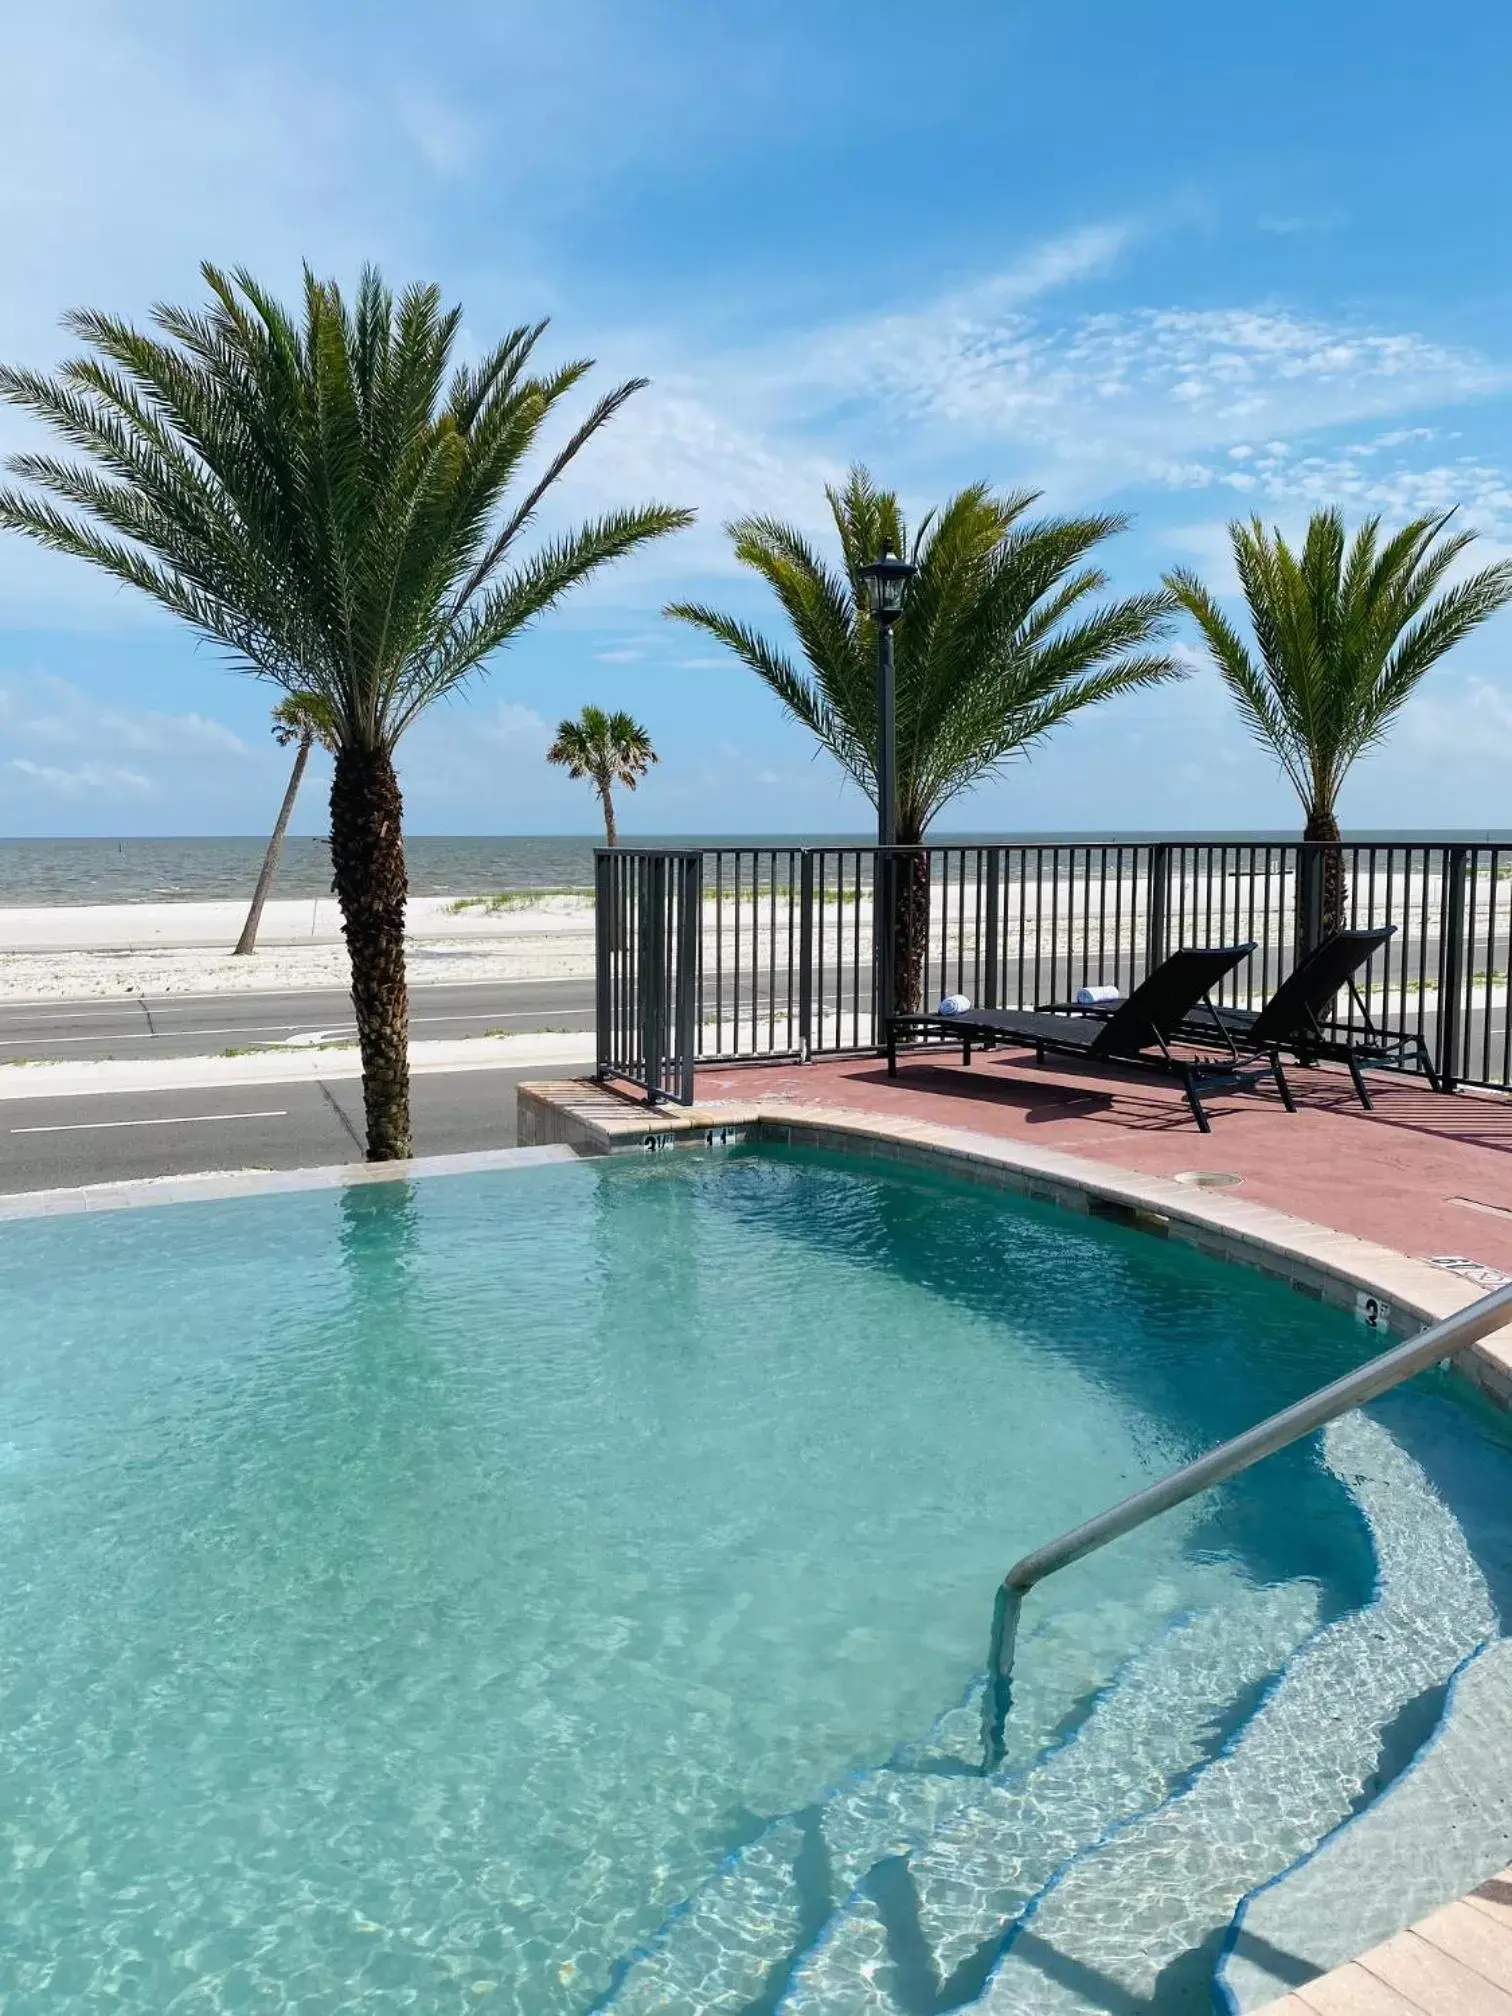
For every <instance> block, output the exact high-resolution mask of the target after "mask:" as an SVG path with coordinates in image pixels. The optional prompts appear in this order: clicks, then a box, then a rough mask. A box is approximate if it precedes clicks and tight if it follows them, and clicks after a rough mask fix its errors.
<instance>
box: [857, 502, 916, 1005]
mask: <svg viewBox="0 0 1512 2016" xmlns="http://www.w3.org/2000/svg"><path fill="white" fill-rule="evenodd" d="M914 572H915V569H914V568H912V567H911V566H910V565H909V564H908V562H907V561H906V560H900V559H899V558H898V556H897V554H896V553H894V552H893V550H892V547H891V546H890V545H888V544H887V543H886V542H885V541H884V543H883V547H882V551H881V553H880V554H879V555H878V557H877V558H876V559H875V560H873V561H872V562H871V563H870V564H869V565H868V566H866V567H863V568H862V569H861V578H862V579H863V580H864V581H865V583H866V599H867V606H868V608H869V609H870V610H871V616H872V621H873V622H874V623H875V624H876V626H877V846H878V848H879V849H881V850H883V851H881V852H879V854H878V855H877V870H878V872H877V874H876V875H875V876H874V877H873V888H872V916H873V937H874V939H875V942H876V951H877V1000H878V1004H879V1008H880V1018H879V1019H880V1021H881V1022H882V1024H883V1025H884V1026H883V1028H882V1029H878V1030H877V1031H876V1032H875V1033H876V1034H877V1035H878V1036H881V1035H882V1034H884V1033H885V1025H886V1022H887V1019H888V1017H889V1016H890V1015H891V1014H892V1012H893V1010H894V1008H895V1007H896V1005H897V991H896V988H895V985H894V970H895V954H896V947H895V946H894V944H893V934H894V931H895V930H896V928H897V909H898V906H897V903H896V901H895V900H894V895H893V891H894V888H895V880H896V877H895V865H896V864H895V863H894V860H893V856H892V854H891V853H890V852H889V851H887V850H889V849H891V848H893V847H896V846H897V844H898V707H897V690H896V681H895V678H894V674H893V625H894V623H896V622H897V620H898V618H899V617H900V616H901V615H902V613H903V591H904V590H905V589H906V588H907V586H908V584H909V582H910V581H911V580H912V579H913V576H914ZM879 913H880V915H879ZM879 926H880V928H878V927H879Z"/></svg>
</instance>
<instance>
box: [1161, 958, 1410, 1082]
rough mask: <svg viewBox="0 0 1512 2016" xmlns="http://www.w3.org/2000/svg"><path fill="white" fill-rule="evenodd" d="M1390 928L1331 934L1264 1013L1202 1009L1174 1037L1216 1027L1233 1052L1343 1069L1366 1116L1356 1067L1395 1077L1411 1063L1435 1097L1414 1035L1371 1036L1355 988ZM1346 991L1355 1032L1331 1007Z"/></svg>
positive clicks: (1387, 1032)
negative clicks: (1274, 1054)
mask: <svg viewBox="0 0 1512 2016" xmlns="http://www.w3.org/2000/svg"><path fill="white" fill-rule="evenodd" d="M1396 928H1397V927H1396V926H1395V924H1380V925H1377V926H1376V927H1375V928H1374V929H1372V930H1369V931H1335V932H1333V933H1331V934H1330V935H1329V936H1328V937H1327V938H1325V939H1324V940H1323V942H1322V943H1321V944H1320V945H1315V946H1314V947H1313V949H1312V951H1311V952H1306V953H1304V954H1303V955H1302V957H1301V958H1300V959H1299V960H1298V961H1297V963H1296V965H1295V966H1294V967H1293V968H1292V970H1291V972H1290V973H1289V974H1288V975H1287V977H1286V978H1285V979H1284V980H1283V981H1282V982H1281V985H1280V986H1279V987H1278V988H1277V989H1276V991H1275V993H1274V994H1272V996H1271V997H1270V999H1269V1000H1268V1001H1267V1002H1266V1003H1265V1005H1264V1007H1262V1008H1258V1009H1253V1008H1215V1007H1213V1006H1212V1005H1211V1004H1208V1006H1207V1007H1206V1009H1205V1010H1204V1013H1205V1015H1206V1016H1207V1017H1208V1018H1209V1019H1208V1022H1207V1024H1206V1025H1205V1024H1204V1021H1203V1018H1202V1016H1201V1015H1194V1016H1189V1017H1188V1018H1187V1020H1186V1022H1185V1023H1184V1024H1183V1025H1182V1029H1181V1032H1180V1033H1181V1035H1182V1036H1183V1038H1184V1039H1185V1040H1187V1041H1200V1040H1202V1038H1203V1035H1204V1034H1205V1033H1210V1031H1211V1027H1212V1025H1214V1024H1216V1025H1217V1026H1218V1027H1219V1028H1220V1029H1222V1030H1223V1032H1224V1034H1225V1035H1226V1036H1227V1037H1228V1038H1229V1041H1230V1042H1231V1043H1233V1044H1234V1046H1235V1047H1236V1048H1237V1049H1238V1050H1240V1051H1245V1052H1249V1053H1252V1054H1254V1053H1264V1054H1269V1052H1270V1051H1271V1050H1272V1049H1280V1050H1284V1051H1285V1052H1286V1054H1287V1055H1288V1056H1289V1057H1295V1058H1296V1060H1297V1062H1298V1063H1299V1064H1316V1063H1319V1062H1326V1063H1331V1064H1345V1065H1347V1066H1348V1067H1349V1075H1350V1078H1351V1079H1352V1080H1353V1082H1354V1089H1355V1091H1356V1093H1357V1094H1358V1095H1359V1100H1360V1104H1361V1105H1362V1106H1363V1107H1364V1108H1365V1110H1366V1111H1367V1112H1369V1111H1370V1094H1369V1092H1368V1091H1367V1090H1366V1089H1365V1076H1364V1072H1363V1070H1362V1068H1361V1067H1362V1066H1363V1065H1366V1064H1382V1065H1387V1066H1389V1067H1391V1068H1393V1069H1395V1070H1398V1071H1401V1070H1405V1069H1406V1068H1407V1065H1408V1064H1409V1062H1411V1063H1413V1064H1416V1065H1417V1067H1418V1068H1419V1070H1421V1071H1422V1073H1423V1075H1424V1076H1425V1077H1426V1078H1427V1080H1428V1083H1429V1084H1430V1085H1431V1086H1432V1087H1433V1089H1434V1091H1435V1092H1437V1091H1438V1089H1439V1081H1438V1076H1437V1074H1436V1072H1435V1071H1434V1068H1433V1060H1432V1059H1431V1057H1430V1056H1429V1054H1428V1045H1427V1044H1426V1043H1425V1042H1424V1040H1423V1037H1422V1035H1421V1033H1420V1032H1419V1031H1417V1030H1412V1031H1408V1032H1398V1031H1396V1030H1391V1029H1378V1028H1377V1027H1376V1025H1375V1023H1374V1022H1373V1021H1372V1020H1371V1016H1370V1010H1369V1009H1368V1008H1367V1007H1366V1005H1365V1002H1364V1000H1363V998H1362V996H1361V994H1360V990H1359V988H1358V987H1357V986H1356V984H1355V976H1356V974H1357V973H1358V972H1359V971H1360V968H1361V967H1362V966H1364V965H1365V964H1366V963H1367V962H1368V961H1369V960H1370V959H1372V958H1374V956H1375V954H1376V953H1377V952H1379V951H1380V949H1381V947H1382V946H1383V945H1384V944H1385V943H1386V941H1387V939H1388V938H1390V937H1392V936H1393V935H1394V933H1395V931H1396ZM1346 988H1347V989H1348V991H1349V996H1350V999H1351V1001H1352V1002H1353V1003H1354V1009H1355V1013H1356V1015H1357V1016H1358V1017H1359V1021H1360V1027H1359V1028H1358V1029H1351V1028H1350V1027H1349V1026H1348V1024H1347V1023H1341V1022H1339V1021H1338V1020H1337V1018H1336V1016H1335V1015H1334V1012H1333V1011H1334V1002H1335V1000H1336V999H1337V997H1338V995H1339V994H1340V993H1342V992H1343V991H1344V990H1345V989H1346Z"/></svg>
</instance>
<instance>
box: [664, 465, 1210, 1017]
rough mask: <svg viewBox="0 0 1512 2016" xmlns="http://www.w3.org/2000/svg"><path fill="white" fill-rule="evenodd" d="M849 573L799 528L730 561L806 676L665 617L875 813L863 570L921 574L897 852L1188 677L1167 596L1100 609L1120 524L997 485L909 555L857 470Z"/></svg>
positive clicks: (911, 598) (844, 523)
mask: <svg viewBox="0 0 1512 2016" xmlns="http://www.w3.org/2000/svg"><path fill="white" fill-rule="evenodd" d="M825 494H826V496H827V498H828V500H829V508H830V513H831V515H832V517H833V519H834V523H835V530H836V532H837V534H838V535H839V541H840V551H841V564H840V567H839V569H838V570H837V569H836V568H834V567H832V566H830V565H829V564H827V562H826V561H825V560H824V559H823V558H821V556H820V555H819V554H818V553H817V552H816V551H815V550H814V548H813V547H812V546H811V545H810V544H809V542H808V541H807V540H806V539H805V538H804V537H803V535H802V533H801V532H799V531H797V530H796V529H795V528H794V527H793V526H791V525H785V524H782V523H780V522H779V521H778V520H777V519H774V518H743V519H740V520H739V521H738V522H737V523H735V524H733V525H731V526H730V527H729V532H730V537H731V538H732V540H733V541H734V545H735V556H736V558H737V559H738V560H740V561H741V562H742V563H743V564H744V565H745V566H747V567H750V568H751V569H753V570H754V571H755V572H756V573H757V574H759V575H761V576H762V578H763V579H764V580H765V581H766V582H767V583H768V584H769V585H770V587H771V588H772V591H773V593H774V594H775V595H776V597H777V600H778V602H779V603H780V604H781V607H782V611H783V614H784V615H785V616H786V617H787V619H788V622H789V623H790V624H791V626H792V629H793V631H794V633H795V635H796V637H797V641H798V647H799V649H800V651H801V652H802V654H803V657H804V659H805V661H806V664H805V667H804V669H803V670H800V669H799V668H798V667H797V666H796V665H795V664H794V662H793V661H792V659H791V658H789V657H788V656H787V654H786V653H785V652H784V651H783V650H781V649H780V648H779V647H778V646H777V645H776V644H772V643H769V642H768V641H767V639H766V638H765V637H763V636H762V635H761V634H760V633H759V632H758V631H756V630H753V629H752V628H751V627H750V626H749V625H747V624H745V623H742V622H739V621H738V620H737V619H736V618H735V617H733V616H724V615H721V614H719V613H718V612H717V611H716V610H713V609H709V608H706V607H704V606H703V605H702V604H700V603H692V602H679V603H674V604H673V605H672V607H671V608H670V609H669V610H668V611H667V614H668V615H670V616H675V617H678V618H680V619H681V620H682V621H683V622H685V623H693V624H696V625H697V626H698V627H699V628H700V629H702V630H704V631H707V632H708V633H709V634H710V635H711V636H713V637H715V638H717V639H718V640H719V642H720V643H722V644H725V645H727V646H728V647H729V649H730V650H731V651H733V652H734V653H735V655H736V656H737V657H738V658H740V659H741V660H742V661H743V662H744V663H745V664H746V665H748V666H749V667H750V668H751V670H752V671H753V672H754V673H756V675H757V677H758V678H760V679H762V680H763V681H764V682H765V683H766V685H768V686H769V687H770V688H771V690H772V691H773V692H774V693H775V694H776V695H777V698H778V699H779V700H780V701H781V702H782V704H783V706H784V707H785V708H786V709H787V710H788V712H789V713H790V714H791V715H793V716H794V718H795V719H797V720H798V721H801V722H802V723H803V725H804V727H806V728H807V729H809V730H810V731H811V733H812V734H814V735H815V736H816V737H817V738H818V740H819V741H820V742H821V743H822V744H823V746H824V747H825V748H826V749H828V750H829V752H830V754H831V755H832V756H833V757H834V758H835V760H836V761H837V762H838V763H839V764H840V765H841V767H842V768H843V769H844V770H845V771H846V772H847V773H848V775H849V776H851V777H852V778H854V780H855V781H856V783H857V784H859V785H860V787H861V789H862V790H863V791H864V792H865V793H866V795H867V796H868V797H869V798H870V799H871V800H872V802H873V803H874V804H875V802H876V790H877V786H876V761H877V734H878V726H877V672H876V630H875V626H874V624H873V621H872V618H871V616H870V614H869V612H868V604H867V597H866V592H865V591H866V584H865V582H864V580H863V578H862V575H861V571H860V570H861V569H862V567H864V566H865V565H866V564H867V562H869V561H871V560H874V559H875V558H876V557H877V555H878V554H879V553H880V552H881V550H882V548H883V546H884V545H886V546H889V547H891V549H892V550H893V552H895V553H904V554H907V555H908V557H909V558H910V559H911V560H912V562H913V563H914V565H915V567H916V568H917V569H918V571H917V573H916V574H915V575H914V577H913V579H912V581H911V582H910V583H909V586H908V591H907V602H906V604H905V607H904V611H903V616H902V620H901V621H900V622H899V624H898V628H897V798H898V840H899V843H900V845H902V846H906V847H912V846H916V845H918V844H919V843H921V842H922V841H923V839H924V836H925V833H926V831H927V830H928V827H929V823H930V821H931V820H932V819H933V818H934V817H935V816H936V815H937V814H938V813H939V812H940V811H941V809H942V808H943V807H944V806H946V805H948V804H949V803H950V802H951V800H952V799H954V798H956V797H959V796H960V794H961V793H962V792H964V791H968V790H970V789H971V787H972V786H973V785H974V784H977V783H980V782H981V781H982V779H983V778H985V777H989V776H992V775H994V774H995V773H996V772H997V771H998V770H1000V769H1001V768H1002V766H1003V765H1004V764H1005V763H1006V762H1007V761H1008V760H1009V758H1010V757H1012V756H1015V755H1017V754H1018V753H1020V752H1021V751H1023V750H1025V749H1027V748H1028V747H1029V746H1030V744H1032V743H1034V742H1037V741H1038V740H1039V739H1040V738H1041V737H1042V736H1044V735H1046V734H1048V733H1049V731H1050V730H1051V729H1052V728H1054V727H1056V726H1057V725H1058V724H1059V723H1060V722H1062V721H1065V720H1067V719H1069V717H1070V716H1071V715H1073V714H1077V713H1080V712H1081V711H1082V709H1083V708H1086V707H1090V706H1092V705H1093V704H1094V703H1095V702H1097V701H1099V700H1105V699H1108V698H1110V697H1111V696H1112V695H1114V694H1117V693H1127V692H1131V691H1134V690H1137V689H1138V688H1141V687H1145V686H1151V685H1154V684H1156V683H1157V682H1158V681H1160V680H1164V679H1173V678H1178V677H1180V676H1181V668H1180V667H1179V666H1178V665H1177V664H1176V663H1175V661H1174V660H1173V659H1171V658H1170V657H1168V656H1167V655H1166V654H1165V653H1164V652H1163V651H1159V650H1156V649H1154V648H1152V647H1153V645H1154V643H1155V640H1156V639H1157V638H1158V637H1159V636H1160V634H1161V632H1162V630H1163V628H1164V626H1165V620H1166V617H1167V615H1168V612H1169V609H1170V606H1171V605H1170V601H1169V598H1168V597H1167V596H1166V595H1164V594H1161V593H1156V594H1146V595H1133V596H1129V597H1127V598H1125V599H1124V600H1122V601H1115V602H1109V603H1104V604H1102V605H1100V606H1094V607H1090V608H1089V607H1087V606H1086V605H1087V604H1088V601H1089V598H1091V597H1093V596H1096V595H1097V594H1099V593H1100V591H1101V590H1102V589H1104V588H1105V587H1106V585H1107V576H1106V575H1105V574H1104V573H1103V571H1102V569H1101V568H1100V567H1098V566H1096V565H1089V564H1087V560H1088V555H1089V554H1091V552H1092V551H1093V549H1094V548H1095V547H1097V546H1099V545H1100V544H1101V543H1102V541H1103V540H1104V539H1106V538H1108V537H1109V536H1110V535H1111V534H1113V533H1115V532H1118V531H1120V530H1122V528H1123V525H1124V523H1125V520H1124V519H1122V518H1120V517H1115V516H1109V515H1105V514H1098V515H1095V516H1092V517H1085V518H1038V519H1030V518H1028V517H1027V516H1026V513H1027V512H1028V511H1029V509H1030V507H1031V506H1032V505H1033V504H1035V503H1036V502H1037V501H1038V499H1037V495H1036V493H1035V492H1033V491H1027V490H1020V491H1014V492H1010V493H1008V494H1007V495H1003V496H995V495H993V494H992V493H991V492H990V491H989V490H988V489H987V487H986V485H985V484H980V483H976V484H973V485H971V487H970V488H969V489H966V490H962V491H960V492H959V493H958V494H957V495H956V496H954V497H952V498H951V499H950V500H949V502H948V503H947V504H945V505H944V506H943V507H942V508H941V509H940V510H938V511H933V512H930V513H929V514H928V515H927V516H926V517H925V518H924V519H923V520H922V521H921V522H920V524H919V527H918V529H917V531H916V532H915V533H914V534H913V538H912V541H911V542H910V539H909V535H908V528H907V527H906V525H905V524H904V521H903V515H902V512H901V511H900V510H899V508H898V500H897V496H896V494H895V493H894V492H892V491H890V490H878V489H877V488H876V487H875V486H874V485H873V483H872V480H871V477H870V476H869V475H868V473H867V471H866V470H865V469H862V468H856V469H853V470H852V471H851V473H850V477H849V480H848V481H847V483H846V485H845V487H844V488H843V489H840V490H834V489H831V490H827V491H826V493H825ZM897 888H898V894H897V897H896V899H895V902H896V909H895V912H894V918H893V929H894V946H895V955H894V956H895V961H896V967H895V970H896V976H897V980H896V1005H897V1006H898V1008H899V1009H901V1010H902V1011H904V1012H908V1011H910V1010H912V1009H915V1008H917V1007H918V1006H919V1003H920V1000H921V996H922V989H923V968H924V947H925V936H926V932H927V928H928V902H929V882H928V862H927V856H925V855H923V854H920V855H918V856H916V857H914V858H913V861H912V865H911V868H910V870H909V871H908V872H906V873H904V874H901V875H900V876H899V877H898V881H897Z"/></svg>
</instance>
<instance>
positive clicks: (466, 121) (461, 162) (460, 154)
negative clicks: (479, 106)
mask: <svg viewBox="0 0 1512 2016" xmlns="http://www.w3.org/2000/svg"><path fill="white" fill-rule="evenodd" d="M398 117H399V124H400V126H401V127H402V128H403V130H404V132H405V133H406V134H407V135H408V137H409V138H410V139H411V140H412V141H413V142H414V144H415V148H416V150H417V151H418V153H419V154H420V157H421V159H422V160H423V161H424V162H425V163H426V165H427V167H429V168H431V169H433V170H434V171H435V173H436V174H438V175H445V176H455V175H459V174H461V173H462V171H463V170H464V169H465V168H467V167H468V166H469V165H470V164H471V162H472V161H473V159H474V158H475V156H476V154H477V151H478V145H479V135H478V129H477V127H476V125H475V124H474V122H473V121H472V120H471V119H470V118H468V117H467V115H466V114H465V113H464V112H462V111H460V110H459V109H458V108H457V107H456V106H455V105H453V104H451V103H449V102H448V101H447V100H446V99H444V98H441V97H439V96H436V95H434V94H432V93H429V92H424V91H415V92H410V93H406V94H405V95H404V96H403V97H401V98H400V100H399V105H398Z"/></svg>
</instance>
